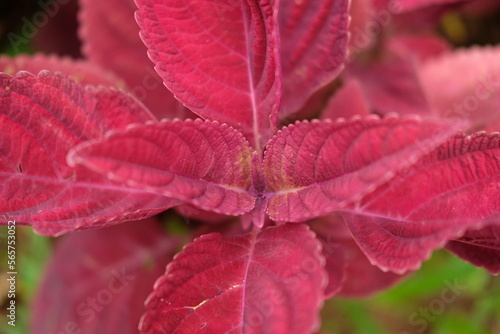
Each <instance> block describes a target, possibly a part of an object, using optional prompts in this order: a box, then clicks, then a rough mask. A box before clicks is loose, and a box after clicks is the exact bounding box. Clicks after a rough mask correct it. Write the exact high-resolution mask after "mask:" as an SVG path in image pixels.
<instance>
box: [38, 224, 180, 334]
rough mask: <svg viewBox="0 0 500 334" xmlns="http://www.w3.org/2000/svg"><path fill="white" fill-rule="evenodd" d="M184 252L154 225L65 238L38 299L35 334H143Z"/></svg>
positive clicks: (48, 270) (134, 225) (106, 230)
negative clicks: (161, 284) (148, 312)
mask: <svg viewBox="0 0 500 334" xmlns="http://www.w3.org/2000/svg"><path fill="white" fill-rule="evenodd" d="M110 240H112V243H110ZM178 246H179V244H178V242H177V241H176V240H175V239H174V238H172V237H170V236H167V235H165V234H164V232H163V231H162V229H161V228H160V226H159V225H157V224H156V222H155V221H154V220H152V219H150V220H145V221H141V222H132V223H127V224H121V225H119V226H113V227H110V228H106V229H102V230H93V231H85V232H80V233H72V234H70V235H68V236H67V237H64V238H63V239H62V240H61V242H60V243H59V244H58V245H57V247H56V249H55V254H54V255H53V257H52V259H51V262H50V264H49V266H48V268H47V271H46V274H45V277H44V280H43V282H42V284H41V286H40V287H39V290H38V295H37V296H36V298H35V301H34V307H33V311H34V314H33V320H32V322H31V330H32V333H34V334H47V333H80V334H90V333H120V334H127V333H137V327H138V324H139V319H140V317H141V315H142V314H143V313H144V312H145V307H144V306H143V302H144V300H146V298H147V296H148V294H149V293H150V292H151V286H153V283H154V281H155V280H156V279H157V278H158V277H159V276H160V275H161V274H162V273H163V272H164V270H165V266H166V265H167V263H168V262H169V261H170V260H171V259H172V256H173V255H174V253H175V251H176V249H177V247H178Z"/></svg>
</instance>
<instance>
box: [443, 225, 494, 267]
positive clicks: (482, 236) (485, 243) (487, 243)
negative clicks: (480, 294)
mask: <svg viewBox="0 0 500 334" xmlns="http://www.w3.org/2000/svg"><path fill="white" fill-rule="evenodd" d="M496 220H497V222H498V217H497V219H496ZM446 249H448V250H449V251H451V252H452V253H454V254H456V255H457V256H460V257H461V258H463V259H464V260H466V261H469V262H470V263H472V264H473V265H475V266H476V267H483V268H486V269H487V270H488V271H489V272H490V273H492V274H494V275H498V274H499V273H500V227H499V226H487V227H484V228H482V229H480V230H470V231H467V233H465V234H464V235H463V236H462V237H461V238H459V239H456V240H451V241H450V242H448V244H447V245H446Z"/></svg>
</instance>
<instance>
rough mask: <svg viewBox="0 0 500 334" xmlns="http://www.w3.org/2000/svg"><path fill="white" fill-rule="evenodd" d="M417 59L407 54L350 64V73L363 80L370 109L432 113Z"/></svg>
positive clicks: (360, 80) (422, 114) (383, 112)
mask: <svg viewBox="0 0 500 334" xmlns="http://www.w3.org/2000/svg"><path fill="white" fill-rule="evenodd" d="M416 65H417V64H416V62H415V60H414V59H412V58H411V57H408V56H407V55H405V56H401V55H394V54H390V55H387V56H386V58H385V59H383V60H382V61H379V62H376V63H373V64H369V65H365V64H362V65H359V66H351V68H350V70H349V72H348V73H349V74H350V75H349V76H348V78H350V77H351V76H352V77H354V78H356V79H357V80H358V81H359V82H362V85H361V87H362V88H363V95H364V96H365V98H366V99H367V100H368V101H369V102H370V110H371V111H374V112H377V113H378V114H382V115H384V114H387V113H389V112H397V113H399V114H401V115H408V114H417V115H421V116H424V115H429V114H430V113H431V107H430V106H429V102H428V101H427V99H426V96H425V94H424V91H423V88H422V85H421V83H420V81H419V76H418V72H417V66H416Z"/></svg>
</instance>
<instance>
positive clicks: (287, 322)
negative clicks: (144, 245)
mask: <svg viewBox="0 0 500 334" xmlns="http://www.w3.org/2000/svg"><path fill="white" fill-rule="evenodd" d="M323 265H324V259H323V257H322V256H321V254H320V245H319V243H318V241H317V240H316V238H315V237H314V234H313V233H311V232H310V231H309V230H308V228H307V227H306V226H305V225H298V224H293V225H284V226H280V227H271V228H267V229H265V230H262V231H260V232H252V233H248V234H245V235H242V236H238V237H232V238H223V237H222V236H220V235H219V234H209V235H204V236H202V237H200V238H198V239H196V240H195V241H194V242H193V243H191V244H190V245H188V246H187V247H186V248H185V249H184V250H183V251H182V252H181V253H180V254H178V255H176V257H175V260H174V261H173V262H172V263H170V264H169V265H168V267H167V272H166V273H165V275H164V276H163V277H161V278H160V279H159V280H158V281H157V282H156V284H155V289H154V291H153V293H152V294H151V295H150V296H149V298H148V300H147V308H148V311H147V313H146V314H145V315H144V316H143V318H142V320H141V325H140V330H141V332H142V333H174V332H175V333H198V332H200V330H203V331H204V332H206V333H229V332H231V333H270V334H271V333H272V334H285V333H286V334H299V333H304V334H309V333H310V332H311V331H312V330H313V329H316V326H317V325H318V319H317V312H318V311H319V308H320V307H321V305H322V304H323V290H324V286H325V284H326V277H325V273H324V270H323Z"/></svg>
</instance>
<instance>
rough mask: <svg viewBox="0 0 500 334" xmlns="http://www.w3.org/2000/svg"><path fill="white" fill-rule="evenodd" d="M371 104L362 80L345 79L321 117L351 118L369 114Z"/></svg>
mask: <svg viewBox="0 0 500 334" xmlns="http://www.w3.org/2000/svg"><path fill="white" fill-rule="evenodd" d="M371 111H372V110H371V106H370V104H369V101H368V99H367V98H366V97H365V95H364V93H363V89H362V85H361V82H360V81H359V80H357V79H355V78H350V79H348V80H345V81H344V85H343V86H342V87H341V88H339V89H338V90H337V91H336V92H335V94H334V95H333V96H332V97H331V98H330V100H329V101H328V104H327V106H326V107H325V108H324V110H323V112H322V114H321V118H322V119H325V118H331V119H336V118H340V117H343V118H351V117H353V116H356V115H359V116H368V115H369V114H370V112H371Z"/></svg>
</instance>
